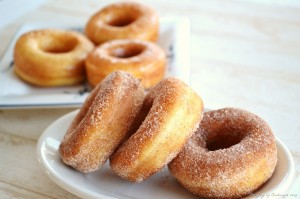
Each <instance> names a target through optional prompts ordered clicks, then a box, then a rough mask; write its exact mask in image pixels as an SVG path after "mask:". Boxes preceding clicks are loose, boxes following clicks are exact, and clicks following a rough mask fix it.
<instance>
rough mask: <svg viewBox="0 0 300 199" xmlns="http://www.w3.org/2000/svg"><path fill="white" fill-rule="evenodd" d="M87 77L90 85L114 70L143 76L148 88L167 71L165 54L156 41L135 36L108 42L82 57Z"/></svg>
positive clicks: (137, 76) (145, 85)
mask: <svg viewBox="0 0 300 199" xmlns="http://www.w3.org/2000/svg"><path fill="white" fill-rule="evenodd" d="M85 65H86V72H87V79H88V81H89V83H90V84H91V85H92V86H95V85H97V84H98V83H99V82H100V81H101V80H102V79H103V78H105V77H106V76H107V75H109V74H110V73H112V72H113V71H116V70H123V71H127V72H129V73H131V74H133V75H134V76H135V77H136V78H141V79H142V84H143V86H144V87H145V88H146V89H148V88H150V87H152V86H154V85H155V84H157V83H158V82H159V81H160V80H161V79H162V78H163V77H164V76H165V72H166V55H165V52H164V51H163V49H162V48H161V47H160V46H158V45H157V44H155V43H152V42H148V41H141V40H136V39H134V40H133V39H123V40H114V41H108V42H105V43H104V44H102V45H100V46H98V47H97V48H95V49H94V50H93V51H92V52H91V53H90V54H89V55H88V57H87V58H86V60H85Z"/></svg>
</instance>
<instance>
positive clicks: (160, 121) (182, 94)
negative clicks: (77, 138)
mask: <svg viewBox="0 0 300 199" xmlns="http://www.w3.org/2000/svg"><path fill="white" fill-rule="evenodd" d="M202 110H203V104H202V100H201V98H200V97H199V96H198V95H197V94H196V93H195V92H194V91H193V90H192V89H191V88H190V87H188V86H187V85H186V84H185V83H183V82H182V81H180V80H178V79H175V78H167V79H164V80H162V81H161V82H160V83H158V84H157V85H156V86H155V87H153V88H152V89H151V90H150V91H149V93H148V94H147V96H146V98H145V101H144V104H143V108H142V114H141V116H140V119H142V118H145V120H144V121H143V123H142V125H141V126H140V127H139V129H138V130H137V132H136V133H134V134H133V135H132V136H131V137H130V138H129V139H128V140H127V141H125V142H124V143H123V144H122V145H121V146H120V148H119V149H118V150H117V151H116V152H115V153H113V155H112V156H111V158H110V165H111V168H112V170H113V171H114V172H115V173H116V174H117V175H119V176H120V177H122V178H124V179H127V180H129V181H132V182H141V181H143V180H144V179H146V178H148V177H149V176H151V175H152V174H154V173H155V172H157V171H159V170H160V169H161V168H162V167H163V166H164V165H166V164H168V163H169V162H170V161H171V160H172V159H173V158H174V157H175V156H176V155H177V154H178V153H179V152H180V150H181V149H182V148H183V147H184V144H185V143H186V142H187V140H188V139H189V138H190V137H191V135H192V133H193V132H194V131H195V130H196V128H197V126H198V125H199V122H200V120H201V117H202Z"/></svg>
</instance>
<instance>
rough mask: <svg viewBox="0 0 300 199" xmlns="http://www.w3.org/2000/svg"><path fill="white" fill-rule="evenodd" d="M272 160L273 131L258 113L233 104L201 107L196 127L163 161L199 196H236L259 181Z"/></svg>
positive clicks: (246, 192)
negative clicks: (174, 154)
mask: <svg viewBox="0 0 300 199" xmlns="http://www.w3.org/2000/svg"><path fill="white" fill-rule="evenodd" d="M276 163H277V148H276V141H275V137H274V135H273V133H272V130H271V129H270V127H269V126H268V124H267V123H266V122H265V121H263V120H262V119H261V118H260V117H258V116H257V115H254V114H252V113H250V112H248V111H245V110H242V109H236V108H224V109H219V110H214V111H209V112H205V113H204V116H203V119H202V120H201V123H200V125H199V128H198V129H197V131H196V132H195V134H194V135H193V136H192V137H191V139H190V140H189V141H188V143H187V144H186V145H185V147H184V149H183V150H182V151H181V152H180V153H179V155H178V156H177V157H176V158H174V159H173V160H172V162H171V163H170V164H169V165H168V167H169V171H170V173H171V174H172V175H173V176H174V177H175V178H176V179H177V180H178V181H179V183H181V184H182V185H183V186H184V187H185V188H186V189H187V190H189V191H190V192H192V193H194V194H196V195H198V196H200V197H203V198H240V197H243V196H246V195H249V194H251V193H252V192H253V191H255V190H256V189H258V188H259V187H260V186H262V185H263V184H264V183H265V182H266V181H267V180H268V179H269V178H270V177H271V176H272V174H273V172H274V170H275V166H276Z"/></svg>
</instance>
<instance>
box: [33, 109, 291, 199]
mask: <svg viewBox="0 0 300 199" xmlns="http://www.w3.org/2000/svg"><path fill="white" fill-rule="evenodd" d="M78 112H79V109H77V110H74V111H71V112H69V113H67V114H65V115H63V116H61V117H59V118H58V119H56V120H55V121H54V122H52V123H51V124H50V125H49V126H48V127H47V128H46V129H45V130H44V131H43V133H42V134H41V136H40V137H39V139H38V142H37V146H36V155H37V159H38V162H39V164H40V166H41V167H42V169H43V171H44V172H45V173H46V174H47V176H48V177H50V179H51V180H52V181H53V182H55V183H56V184H57V185H59V186H60V187H61V188H63V189H65V190H67V191H68V192H70V193H72V194H74V195H76V196H79V197H82V198H86V197H89V198H99V197H100V198H105V199H117V198H115V197H112V196H108V195H103V194H101V193H95V192H93V191H90V190H88V189H86V188H84V189H82V188H81V191H79V190H80V189H78V187H74V186H72V185H70V184H68V183H67V181H66V180H62V178H61V177H59V176H57V175H56V174H55V173H53V169H52V168H49V167H48V164H47V163H46V162H45V160H44V158H43V155H42V154H43V152H42V146H43V145H44V144H45V140H46V138H47V137H49V136H48V135H49V134H48V132H50V130H51V129H52V128H53V127H55V126H56V125H58V124H59V123H60V122H62V121H64V120H66V119H71V120H72V118H74V117H75V116H76V114H77V113H78ZM275 138H276V145H277V149H279V148H281V152H282V153H283V154H285V157H286V158H287V159H288V160H289V161H288V169H287V170H288V171H289V172H288V173H289V175H287V176H286V177H285V180H284V185H285V186H284V187H283V188H281V190H283V191H284V192H286V191H288V189H289V188H290V187H291V185H292V182H293V180H294V174H295V165H294V160H293V157H292V155H291V153H290V151H289V149H288V148H287V146H286V145H285V144H284V143H283V142H282V141H281V140H280V139H279V138H278V137H277V136H275ZM276 189H279V188H276ZM83 191H86V192H83ZM272 193H274V190H273V192H272V190H269V191H267V192H264V193H263V195H267V194H272ZM260 194H261V193H260V192H259V190H258V192H257V195H256V194H255V192H254V193H253V194H252V195H250V196H248V197H246V198H253V197H257V196H259V195H260Z"/></svg>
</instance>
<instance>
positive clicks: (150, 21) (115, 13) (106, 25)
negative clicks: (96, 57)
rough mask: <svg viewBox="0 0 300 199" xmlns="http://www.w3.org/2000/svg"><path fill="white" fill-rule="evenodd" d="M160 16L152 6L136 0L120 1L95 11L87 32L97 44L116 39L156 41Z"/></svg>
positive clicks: (89, 21)
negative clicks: (135, 0)
mask: <svg viewBox="0 0 300 199" xmlns="http://www.w3.org/2000/svg"><path fill="white" fill-rule="evenodd" d="M158 29H159V18H158V15H157V13H156V12H155V11H154V10H153V9H152V8H150V7H148V6H145V5H142V4H139V3H136V2H118V3H114V4H111V5H108V6H106V7H104V8H103V9H101V10H100V11H98V12H97V13H95V14H94V15H93V16H92V17H91V18H90V19H89V20H88V22H87V25H86V28H85V33H86V35H87V36H88V37H89V38H90V39H91V40H92V41H93V42H94V43H95V44H96V45H98V44H101V43H104V42H106V41H109V40H116V39H140V40H147V41H156V40H157V37H158Z"/></svg>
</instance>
